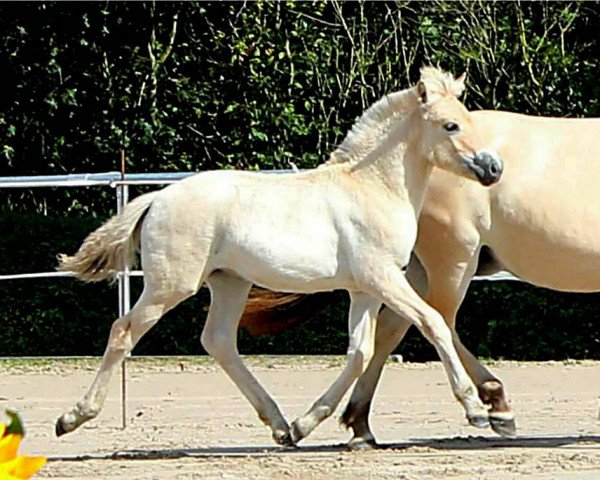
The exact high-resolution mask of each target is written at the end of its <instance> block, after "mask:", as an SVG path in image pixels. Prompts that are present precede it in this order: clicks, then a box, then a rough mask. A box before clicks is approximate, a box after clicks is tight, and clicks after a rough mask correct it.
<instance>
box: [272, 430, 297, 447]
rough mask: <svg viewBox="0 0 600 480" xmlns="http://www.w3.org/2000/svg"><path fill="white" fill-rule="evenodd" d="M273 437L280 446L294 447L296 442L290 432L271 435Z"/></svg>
mask: <svg viewBox="0 0 600 480" xmlns="http://www.w3.org/2000/svg"><path fill="white" fill-rule="evenodd" d="M273 439H274V440H275V441H276V442H277V443H278V444H279V445H281V446H282V447H295V446H296V443H295V442H294V440H293V438H292V435H291V434H290V433H285V434H283V435H273Z"/></svg>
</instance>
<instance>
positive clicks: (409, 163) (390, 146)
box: [350, 114, 433, 215]
mask: <svg viewBox="0 0 600 480" xmlns="http://www.w3.org/2000/svg"><path fill="white" fill-rule="evenodd" d="M416 115H417V114H414V115H411V116H410V117H408V118H406V119H405V120H404V121H402V122H400V123H399V124H398V125H396V126H394V128H393V129H392V130H391V131H390V133H389V135H388V136H387V138H386V139H385V140H384V141H383V142H381V143H380V144H379V145H378V146H377V147H376V148H375V149H374V150H373V151H372V152H371V153H370V154H369V155H368V156H367V157H366V158H364V159H363V160H361V161H359V162H358V163H357V164H355V165H353V166H352V167H351V169H350V173H351V175H352V176H353V177H354V178H356V179H357V180H358V181H359V182H361V183H362V182H367V183H368V184H369V185H373V188H372V189H371V190H372V192H373V194H377V193H383V194H386V195H391V196H392V197H393V198H396V199H397V200H398V201H399V203H398V206H408V205H407V203H409V204H410V206H411V207H412V209H413V210H414V211H415V214H416V215H418V214H419V212H420V210H421V206H422V204H423V198H424V195H425V190H426V188H427V182H428V180H429V176H430V174H431V170H432V168H433V167H432V165H431V163H430V162H428V161H427V159H426V158H425V156H424V155H423V154H422V153H421V151H420V148H419V144H420V141H421V139H420V136H419V129H418V127H415V122H417V121H419V119H418V118H417V116H416Z"/></svg>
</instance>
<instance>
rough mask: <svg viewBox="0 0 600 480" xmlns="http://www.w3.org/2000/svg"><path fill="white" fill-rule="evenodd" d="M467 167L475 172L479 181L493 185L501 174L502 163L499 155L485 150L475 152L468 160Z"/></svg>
mask: <svg viewBox="0 0 600 480" xmlns="http://www.w3.org/2000/svg"><path fill="white" fill-rule="evenodd" d="M467 165H468V166H469V168H470V169H471V170H472V171H473V173H475V175H476V176H477V179H478V180H479V183H481V184H482V185H485V186H486V187H487V186H488V185H493V184H494V183H496V182H497V181H498V180H500V177H501V176H502V171H503V170H504V164H503V163H502V160H501V159H500V157H498V156H497V155H496V154H493V153H490V152H486V151H485V150H483V151H481V152H477V153H476V154H475V155H474V156H473V158H472V159H470V161H469V162H467Z"/></svg>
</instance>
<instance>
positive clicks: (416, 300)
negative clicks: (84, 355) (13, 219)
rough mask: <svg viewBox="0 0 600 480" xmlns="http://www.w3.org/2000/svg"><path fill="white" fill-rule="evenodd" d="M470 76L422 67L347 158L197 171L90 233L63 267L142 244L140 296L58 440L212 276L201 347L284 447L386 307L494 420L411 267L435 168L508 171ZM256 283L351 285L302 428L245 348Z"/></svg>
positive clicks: (350, 141)
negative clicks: (293, 167) (240, 343)
mask: <svg viewBox="0 0 600 480" xmlns="http://www.w3.org/2000/svg"><path fill="white" fill-rule="evenodd" d="M463 81H464V78H460V79H458V80H454V79H453V78H452V76H450V75H448V74H446V73H443V72H441V71H439V70H437V69H433V68H425V69H423V70H422V72H421V79H420V81H419V82H418V84H417V86H416V87H414V88H409V89H407V90H403V91H401V92H398V93H394V94H391V95H388V96H387V97H384V98H383V99H381V100H380V101H378V102H377V103H376V104H374V105H373V106H372V107H371V108H370V109H369V110H368V111H367V112H366V114H365V115H364V116H363V118H362V119H361V120H359V121H358V122H357V123H356V124H355V125H354V126H353V128H352V130H351V132H350V133H349V135H348V136H347V138H346V140H345V141H344V142H343V143H342V144H341V145H340V147H339V148H338V149H337V150H336V151H335V152H334V155H335V156H336V157H338V158H340V159H342V160H343V163H340V164H339V165H333V166H331V167H329V168H322V169H315V170H311V171H307V172H304V173H299V174H286V175H278V176H271V175H263V174H260V173H249V172H239V171H213V172H205V173H201V174H198V175H195V176H193V177H189V178H187V179H185V180H182V181H181V182H179V183H176V184H173V185H170V186H168V187H166V188H164V189H163V190H160V191H157V192H153V193H149V194H146V195H142V196H140V197H138V198H136V199H135V200H134V201H133V202H131V203H130V204H129V205H127V206H126V207H125V209H124V211H123V212H122V213H121V214H120V215H117V216H114V217H112V218H111V219H110V220H109V221H108V222H106V223H105V224H104V225H103V226H101V227H100V228H99V229H98V230H96V231H95V232H93V233H91V234H90V235H89V236H88V237H87V238H86V239H85V241H84V242H83V244H82V246H81V247H80V249H79V251H78V252H77V253H76V254H75V255H74V256H72V257H68V256H62V257H61V263H60V266H59V268H60V269H62V270H70V271H73V272H75V274H76V275H77V276H78V277H79V278H81V279H83V280H87V281H97V280H102V279H105V278H107V277H110V276H111V275H114V274H115V273H116V272H117V271H118V270H119V269H121V268H123V267H124V266H126V265H129V264H130V263H131V261H132V258H133V253H134V250H135V248H136V246H138V244H139V247H140V250H141V263H142V269H143V271H144V290H143V292H142V295H141V296H140V298H139V300H138V301H137V303H136V304H135V306H134V307H133V308H132V310H131V311H130V312H129V313H128V314H127V315H124V316H123V317H121V318H119V319H117V320H116V321H115V322H114V324H113V326H112V329H111V333H110V336H109V339H108V345H107V348H106V351H105V353H104V357H103V360H102V364H101V367H100V370H99V371H98V373H97V376H96V378H95V380H94V382H93V383H92V385H91V387H90V388H89V390H88V392H87V393H86V394H85V396H84V397H83V399H82V400H81V401H80V402H79V403H78V404H77V405H76V406H75V407H74V408H73V409H71V410H69V411H68V412H66V413H65V414H63V415H62V416H61V417H60V418H59V419H58V422H57V424H56V433H57V435H62V434H64V433H67V432H70V431H72V430H74V429H76V428H77V427H79V426H80V425H81V424H82V423H84V422H86V421H88V420H90V419H92V418H94V417H96V416H97V415H98V413H99V412H100V410H101V408H102V405H103V403H104V401H105V398H106V394H107V387H108V383H109V379H110V376H111V374H112V373H113V371H114V370H115V368H116V367H117V366H118V365H119V364H120V363H121V362H122V360H123V358H124V357H125V355H127V353H128V352H130V351H131V350H132V348H133V347H134V346H135V345H136V343H137V342H138V341H139V340H140V338H141V337H142V335H144V333H146V332H147V331H148V330H149V329H150V328H151V327H152V326H153V325H154V324H155V323H156V322H157V321H158V320H159V319H160V318H161V316H162V315H163V314H164V313H165V312H166V311H168V310H170V309H171V308H173V307H174V306H175V305H177V304H178V303H180V302H182V301H183V300H185V299H186V298H189V297H190V296H192V295H194V294H195V293H196V292H197V291H198V289H199V288H200V287H201V286H202V285H203V284H204V283H206V284H207V285H208V287H209V289H210V291H211V306H210V310H209V314H208V318H207V321H206V325H205V327H204V331H203V333H202V344H203V346H204V348H205V349H206V351H207V352H209V353H210V354H211V355H213V356H214V357H215V359H216V360H217V362H218V363H219V364H220V365H221V366H222V368H223V369H224V370H225V372H226V373H227V374H228V375H229V376H230V377H231V379H232V380H233V381H234V382H235V384H236V385H237V386H238V388H239V389H240V390H241V392H242V393H243V394H244V395H245V396H246V398H247V399H248V400H249V401H250V403H251V404H252V405H253V406H254V408H255V409H256V411H257V413H258V416H259V418H260V419H261V420H262V421H263V422H264V423H265V424H267V425H268V426H269V427H270V428H271V430H272V433H273V438H274V439H275V441H276V442H277V443H280V444H282V445H292V444H294V443H295V442H297V441H299V440H301V439H302V438H304V437H305V436H306V435H308V434H309V433H310V432H311V431H312V430H313V429H314V428H315V427H316V426H317V425H318V424H319V423H320V422H321V421H323V420H324V419H325V418H327V417H328V416H329V415H331V413H332V412H333V411H334V409H335V408H336V406H337V405H338V403H339V402H340V400H341V398H342V396H343V395H344V393H345V392H346V391H347V390H348V388H349V387H350V386H351V385H352V383H353V382H354V380H356V378H358V377H359V376H360V375H361V374H362V373H363V372H364V370H365V368H366V366H367V365H368V363H369V360H370V359H371V356H372V354H373V348H374V337H375V322H376V318H377V313H378V311H379V309H380V307H381V305H382V304H383V303H385V304H386V305H388V306H389V307H390V308H392V309H393V310H394V311H395V312H397V313H398V315H401V316H402V317H403V318H406V319H407V320H408V321H410V322H411V323H412V324H414V325H416V326H417V327H418V328H419V330H420V331H421V332H422V333H423V334H424V335H425V336H426V337H427V339H428V340H429V341H430V342H431V343H432V344H433V345H434V346H435V348H436V349H437V351H438V353H439V355H440V357H441V359H442V362H443V363H444V367H445V368H446V371H447V374H448V376H449V380H450V384H451V386H452V389H453V391H454V394H455V396H456V397H457V399H458V400H459V401H460V402H461V404H462V405H463V407H464V409H465V411H466V415H467V418H468V419H469V421H470V422H471V423H473V424H475V425H478V426H485V425H487V422H488V418H487V410H486V408H485V406H484V405H483V403H482V402H481V400H480V399H479V398H478V396H477V390H476V388H475V386H474V384H473V383H472V381H471V380H470V378H469V376H468V375H467V373H466V372H465V370H464V367H463V366H462V364H461V362H460V359H459V357H458V355H457V353H456V350H455V348H454V346H453V344H452V335H451V332H450V330H449V328H448V327H447V325H446V324H445V322H444V319H443V318H442V316H441V315H440V314H439V313H438V312H436V311H435V310H434V309H433V308H431V307H430V306H429V305H427V303H425V302H424V301H423V300H422V299H421V298H420V297H419V295H418V294H417V293H416V292H415V291H414V290H413V289H412V288H411V287H410V285H409V284H408V282H407V281H406V279H405V277H404V274H403V272H402V269H403V267H404V266H405V265H406V264H407V263H408V261H409V257H410V252H411V250H412V248H413V246H414V243H415V240H416V235H417V218H418V216H419V211H420V209H421V205H422V201H423V195H424V193H425V188H426V186H427V180H428V178H429V175H430V173H431V171H432V169H433V167H434V165H435V166H438V167H440V168H443V169H445V170H448V171H451V172H453V173H455V174H457V175H460V176H463V177H465V178H469V179H473V180H478V181H479V182H480V183H482V184H484V185H490V184H492V183H494V182H496V181H497V180H498V179H499V178H500V175H501V171H502V162H501V161H500V159H499V158H498V157H497V156H496V155H495V154H494V153H491V151H488V150H486V149H485V144H484V142H483V141H482V139H481V138H480V136H479V134H478V132H476V131H475V129H474V128H473V126H472V121H471V118H470V115H469V113H468V112H467V110H466V109H465V107H464V106H463V105H462V104H461V103H460V102H459V101H458V99H457V96H458V95H459V94H460V93H461V92H462V90H463V89H464V83H463ZM382 124H385V125H386V126H385V131H384V132H383V135H382V130H381V125H382ZM253 284H257V285H260V286H262V287H266V288H269V289H271V290H278V291H285V292H300V293H310V292H318V291H330V290H333V289H340V288H343V289H346V290H348V291H349V293H350V298H351V305H350V312H349V319H348V325H349V333H350V341H349V347H348V357H347V363H346V367H345V368H344V370H343V372H342V373H341V374H340V376H339V377H338V378H337V380H336V381H335V382H334V383H333V384H332V385H331V387H330V388H329V389H328V390H327V392H325V394H324V395H323V396H322V397H320V398H319V399H318V400H317V401H316V402H315V404H314V405H313V406H312V407H311V408H310V410H309V411H308V412H307V413H306V414H305V415H304V416H302V417H301V418H299V419H297V420H295V421H294V422H293V424H292V428H290V426H289V425H288V424H287V422H286V421H285V419H284V417H283V415H282V414H281V412H280V410H279V407H278V406H277V404H276V403H275V401H274V400H273V399H272V398H271V396H270V395H269V394H268V393H267V392H266V391H265V390H264V389H263V387H262V386H261V385H260V384H259V382H258V381H257V380H256V378H255V377H254V376H253V375H252V374H251V373H250V371H249V370H248V369H247V368H246V366H245V365H244V363H243V361H242V359H241V357H240V356H239V354H238V351H237V345H236V331H237V328H238V323H239V320H240V316H241V314H242V311H243V308H244V304H245V302H246V299H247V295H248V292H249V290H250V288H251V286H252V285H253Z"/></svg>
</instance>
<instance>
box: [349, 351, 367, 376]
mask: <svg viewBox="0 0 600 480" xmlns="http://www.w3.org/2000/svg"><path fill="white" fill-rule="evenodd" d="M372 358H373V349H372V348H362V349H357V350H354V351H349V352H348V368H349V369H350V372H351V374H352V376H353V377H356V378H358V377H360V376H361V375H362V374H363V373H365V371H366V370H367V368H368V366H369V363H370V362H371V359H372Z"/></svg>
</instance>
